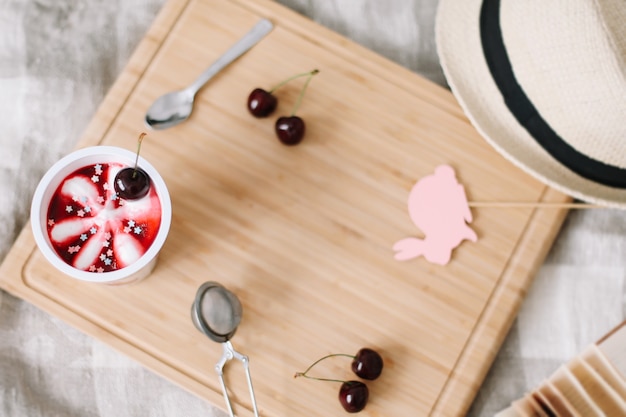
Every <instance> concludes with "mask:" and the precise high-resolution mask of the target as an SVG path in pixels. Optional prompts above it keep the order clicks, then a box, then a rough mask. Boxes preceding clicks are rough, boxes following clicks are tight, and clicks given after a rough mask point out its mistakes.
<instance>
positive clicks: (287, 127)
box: [274, 116, 305, 145]
mask: <svg viewBox="0 0 626 417" xmlns="http://www.w3.org/2000/svg"><path fill="white" fill-rule="evenodd" d="M274 128H275V130H276V136H278V139H279V140H280V141H281V142H282V143H284V144H285V145H297V144H298V143H300V141H302V138H303V137H304V130H305V125H304V120H302V119H301V118H300V117H298V116H283V117H279V118H278V120H276V125H275V126H274Z"/></svg>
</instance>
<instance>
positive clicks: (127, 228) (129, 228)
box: [124, 226, 132, 233]
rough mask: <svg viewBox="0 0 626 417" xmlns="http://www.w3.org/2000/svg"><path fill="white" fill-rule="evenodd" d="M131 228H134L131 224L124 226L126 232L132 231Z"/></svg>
mask: <svg viewBox="0 0 626 417" xmlns="http://www.w3.org/2000/svg"><path fill="white" fill-rule="evenodd" d="M131 230H132V229H131V227H130V226H126V227H125V228H124V233H130V231H131Z"/></svg>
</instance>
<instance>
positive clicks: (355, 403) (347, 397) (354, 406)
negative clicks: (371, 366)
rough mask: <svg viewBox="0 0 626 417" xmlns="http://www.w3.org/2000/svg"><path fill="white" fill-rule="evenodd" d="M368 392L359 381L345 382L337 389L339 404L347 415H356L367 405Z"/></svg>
mask: <svg viewBox="0 0 626 417" xmlns="http://www.w3.org/2000/svg"><path fill="white" fill-rule="evenodd" d="M368 398H369V390H368V389H367V385H365V384H364V383H362V382H361V381H346V382H344V383H343V384H341V388H339V402H340V403H341V406H342V407H343V409H344V410H346V411H347V412H348V413H358V412H359V411H361V410H363V409H364V408H365V406H366V405H367V399H368Z"/></svg>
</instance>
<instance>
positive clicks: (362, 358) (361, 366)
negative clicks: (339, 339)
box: [294, 348, 383, 413]
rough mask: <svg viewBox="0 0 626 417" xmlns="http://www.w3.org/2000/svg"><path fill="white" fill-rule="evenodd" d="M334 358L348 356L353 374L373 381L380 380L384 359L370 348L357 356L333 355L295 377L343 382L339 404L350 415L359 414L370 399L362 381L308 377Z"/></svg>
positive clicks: (297, 373)
mask: <svg viewBox="0 0 626 417" xmlns="http://www.w3.org/2000/svg"><path fill="white" fill-rule="evenodd" d="M333 356H347V357H349V358H352V372H354V373H355V374H356V375H357V376H358V377H359V378H362V379H366V380H369V381H373V380H374V379H376V378H378V377H379V376H380V374H381V372H382V371H383V358H382V357H381V356H380V354H379V353H378V352H376V351H375V350H373V349H370V348H362V349H360V350H359V351H358V352H357V354H356V355H354V356H353V355H348V354H345V353H333V354H331V355H326V356H324V357H323V358H320V359H318V360H317V361H315V362H313V364H312V365H311V366H309V367H308V368H307V369H306V371H304V372H296V374H295V375H294V377H296V378H297V377H299V376H302V377H305V378H310V379H315V380H318V381H331V382H341V388H339V402H340V403H341V405H342V407H343V409H344V410H346V411H347V412H349V413H357V412H359V411H361V410H363V409H364V408H365V405H366V404H367V399H368V398H369V389H368V388H367V385H365V384H364V383H363V382H361V381H356V380H351V381H341V380H338V379H328V378H317V377H312V376H309V375H307V373H308V372H309V371H310V370H311V368H313V367H314V366H315V365H317V364H318V363H319V362H321V361H323V360H324V359H328V358H330V357H333Z"/></svg>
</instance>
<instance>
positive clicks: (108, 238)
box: [104, 232, 111, 240]
mask: <svg viewBox="0 0 626 417" xmlns="http://www.w3.org/2000/svg"><path fill="white" fill-rule="evenodd" d="M104 238H105V239H106V240H110V239H111V233H109V232H106V233H105V234H104Z"/></svg>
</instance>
